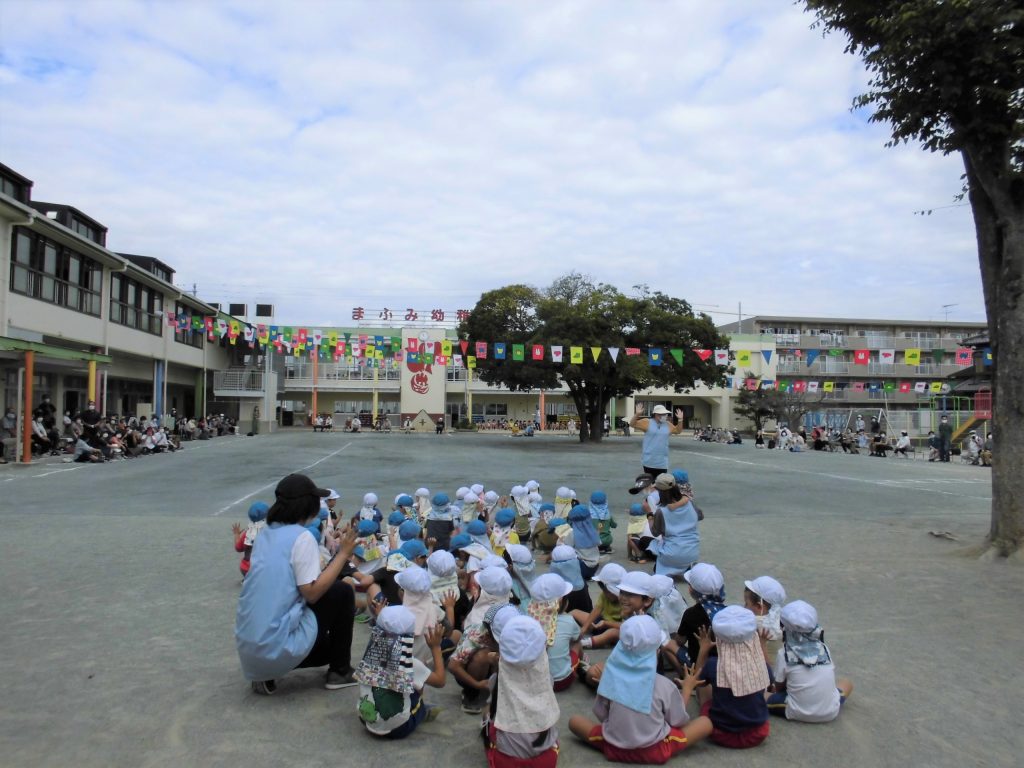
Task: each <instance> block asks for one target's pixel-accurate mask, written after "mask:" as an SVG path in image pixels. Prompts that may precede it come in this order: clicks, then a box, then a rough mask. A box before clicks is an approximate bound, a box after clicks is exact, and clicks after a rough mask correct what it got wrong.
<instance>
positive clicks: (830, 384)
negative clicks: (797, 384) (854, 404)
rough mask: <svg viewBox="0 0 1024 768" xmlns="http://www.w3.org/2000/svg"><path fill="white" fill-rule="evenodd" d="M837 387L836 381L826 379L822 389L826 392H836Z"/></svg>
mask: <svg viewBox="0 0 1024 768" xmlns="http://www.w3.org/2000/svg"><path fill="white" fill-rule="evenodd" d="M835 388H836V383H835V382H834V381H826V382H825V383H824V385H823V386H822V390H824V391H825V392H834V391H835Z"/></svg>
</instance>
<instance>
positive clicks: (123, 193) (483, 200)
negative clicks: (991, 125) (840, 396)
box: [0, 0, 983, 325]
mask: <svg viewBox="0 0 1024 768" xmlns="http://www.w3.org/2000/svg"><path fill="white" fill-rule="evenodd" d="M810 21H811V18H810V16H808V15H806V14H804V13H802V12H801V10H800V8H799V7H797V6H792V5H789V4H781V5H780V4H778V3H775V2H767V1H763V2H746V3H742V4H739V3H737V4H726V3H706V2H698V1H697V0H693V1H692V2H676V3H666V2H659V3H629V4H623V3H613V2H603V3H596V2H549V3H518V2H508V3H472V2H452V3H440V2H431V3H421V2H414V1H413V0H409V1H408V2H382V3H345V4H341V3H330V2H309V1H307V2H299V3H293V4H289V5H287V6H285V5H284V4H279V3H249V2H246V3H217V4H214V3H155V4H154V3H135V2H120V3H111V2H74V3H70V2H68V3H65V2H58V1H56V0H50V1H49V2H46V3H30V2H23V1H21V0H8V2H6V3H3V4H0V27H2V28H3V29H5V40H4V51H3V54H2V56H0V84H2V85H3V88H2V89H0V109H2V110H3V114H4V121H3V127H2V129H0V159H2V160H3V161H4V162H6V163H7V164H8V165H11V166H12V167H14V168H15V169H16V170H18V171H19V172H21V173H23V174H25V175H27V176H29V177H30V178H32V179H34V180H35V181H36V188H35V193H36V195H37V197H38V198H39V199H46V200H56V201H60V202H66V203H70V204H72V205H75V206H77V207H79V208H81V209H82V210H84V211H86V212H87V213H89V214H90V215H93V216H94V217H96V218H97V219H99V220H100V221H102V222H103V223H104V224H106V225H107V226H108V227H110V235H109V243H110V245H111V247H113V248H115V249H117V250H123V251H129V252H136V253H145V254H150V255H154V256H157V257H159V258H161V259H163V260H164V261H167V262H168V263H170V264H172V265H173V266H174V267H175V268H176V269H177V270H178V277H179V280H180V282H181V283H183V284H187V285H191V284H192V283H193V282H195V283H197V284H198V285H199V290H200V293H201V295H203V296H204V297H206V298H208V299H209V300H214V301H216V300H235V301H238V300H245V299H249V300H255V299H257V298H259V299H261V300H271V301H274V302H275V303H276V304H277V306H278V313H279V318H280V319H281V320H282V321H285V322H307V323H309V324H311V325H313V324H327V323H328V322H329V321H333V322H337V323H341V322H345V321H346V319H347V318H348V313H349V310H350V309H351V307H353V306H356V305H363V306H367V307H383V306H389V307H391V308H395V307H402V308H404V307H407V306H415V307H417V308H432V307H444V308H449V309H456V308H464V307H471V306H472V305H473V303H474V302H475V300H476V298H477V297H478V296H479V295H480V293H481V292H483V291H485V290H489V289H491V288H494V287H497V286H500V285H503V284H506V283H511V282H532V283H535V284H541V285H543V284H546V283H548V282H550V281H551V280H552V279H553V278H554V277H556V276H558V275H559V274H561V273H564V272H565V271H568V270H570V269H578V270H581V271H584V272H586V273H588V274H590V275H592V276H593V277H595V278H596V279H598V280H603V281H606V282H610V283H613V284H616V285H618V286H620V287H621V288H623V289H628V288H629V287H630V286H631V285H633V284H634V283H640V282H647V283H649V284H651V285H652V286H653V285H656V286H663V287H664V289H665V290H668V291H669V292H672V293H677V294H679V295H681V296H682V297H684V298H686V299H688V300H690V301H691V302H693V303H695V304H706V305H711V304H719V305H721V306H722V307H723V308H725V307H728V308H731V307H733V306H735V305H736V303H737V302H739V301H742V302H743V304H744V311H745V312H748V311H752V312H763V313H769V312H783V311H786V312H793V313H798V314H824V315H829V314H833V315H838V316H858V315H864V316H899V317H907V318H934V317H937V316H939V313H940V306H941V305H942V304H947V303H951V302H958V303H959V304H960V306H959V307H958V308H957V313H958V315H959V316H960V317H961V319H982V318H983V309H982V299H981V290H980V279H979V277H978V267H977V261H976V257H975V250H974V236H973V227H972V225H971V220H970V215H969V209H966V208H948V209H943V210H941V211H937V212H936V213H935V215H933V216H931V217H920V216H914V215H913V212H914V211H915V210H919V209H926V208H936V207H938V206H944V205H948V204H950V203H951V202H952V198H953V195H955V194H956V192H957V191H958V190H959V188H960V182H959V176H960V173H961V168H960V165H959V162H958V160H957V159H956V158H943V157H940V156H935V155H930V154H926V153H924V152H921V151H920V150H919V149H917V148H916V147H901V148H898V149H886V148H885V147H884V146H883V145H884V143H885V141H886V138H887V135H886V132H885V129H884V127H883V126H877V125H869V124H868V123H867V121H866V115H864V114H850V112H849V105H850V101H851V99H852V97H853V96H854V95H855V94H856V93H857V92H858V91H859V90H860V89H862V88H863V87H864V85H865V83H866V76H865V73H864V72H863V70H862V68H861V67H860V64H859V62H858V61H857V60H856V59H855V58H853V57H850V56H846V55H844V54H843V53H842V41H841V40H839V39H837V38H834V39H825V40H823V39H822V38H821V35H820V33H818V32H817V31H813V30H810V29H809V24H810ZM748 308H749V309H748ZM718 319H720V320H721V321H723V322H725V321H728V320H729V317H728V316H719V318H718Z"/></svg>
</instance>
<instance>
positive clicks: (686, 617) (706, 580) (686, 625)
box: [676, 563, 725, 667]
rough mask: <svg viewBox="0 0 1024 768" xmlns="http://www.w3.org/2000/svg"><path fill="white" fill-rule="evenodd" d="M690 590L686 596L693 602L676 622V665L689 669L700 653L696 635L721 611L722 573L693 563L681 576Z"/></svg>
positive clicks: (711, 566)
mask: <svg viewBox="0 0 1024 768" xmlns="http://www.w3.org/2000/svg"><path fill="white" fill-rule="evenodd" d="M683 579H684V580H685V581H686V583H687V584H688V585H689V587H690V597H692V598H693V599H694V600H695V601H696V602H695V604H694V605H691V606H690V607H689V608H687V609H686V611H685V612H684V613H683V618H682V619H681V620H680V622H679V630H678V637H677V638H676V641H677V642H678V643H679V662H680V664H682V665H683V666H684V667H689V666H691V665H692V664H693V663H694V661H695V660H696V658H697V653H698V651H699V650H700V641H699V638H698V633H699V632H700V630H701V629H706V628H708V627H710V626H711V621H712V619H714V618H715V614H716V613H718V612H719V611H720V610H722V609H723V608H725V579H723V578H722V572H721V571H719V570H718V569H717V568H716V567H715V566H713V565H711V564H710V563H697V564H696V565H695V566H693V568H691V569H690V570H688V571H687V572H686V573H684V574H683Z"/></svg>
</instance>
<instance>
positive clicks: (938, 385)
mask: <svg viewBox="0 0 1024 768" xmlns="http://www.w3.org/2000/svg"><path fill="white" fill-rule="evenodd" d="M928 389H929V391H931V392H934V393H939V392H941V391H942V382H941V381H933V382H932V383H931V386H929V387H928Z"/></svg>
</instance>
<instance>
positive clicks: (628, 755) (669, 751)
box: [587, 725, 690, 765]
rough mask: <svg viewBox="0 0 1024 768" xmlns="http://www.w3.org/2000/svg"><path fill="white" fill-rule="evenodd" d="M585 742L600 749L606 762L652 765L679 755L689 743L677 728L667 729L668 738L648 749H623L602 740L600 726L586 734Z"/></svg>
mask: <svg viewBox="0 0 1024 768" xmlns="http://www.w3.org/2000/svg"><path fill="white" fill-rule="evenodd" d="M587 741H589V742H590V743H591V744H594V745H597V746H600V747H601V751H602V752H604V756H605V759H606V760H614V761H615V762H617V763H654V764H656V765H662V764H664V763H667V762H668V761H669V758H671V757H672V755H676V754H679V753H680V752H682V751H683V750H684V749H686V748H687V747H688V746H690V744H689V742H687V740H686V736H684V735H683V732H682V730H680V729H679V728H671V729H669V732H668V736H666V737H665V738H664V739H662V740H661V741H659V742H657V743H656V744H651V746H649V747H640V748H636V749H623V748H622V747H616V746H615V745H614V744H610V743H609V742H607V741H605V740H604V732H603V730H602V728H601V726H600V725H595V726H594V727H593V728H592V729H591V730H590V733H589V734H587Z"/></svg>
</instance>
